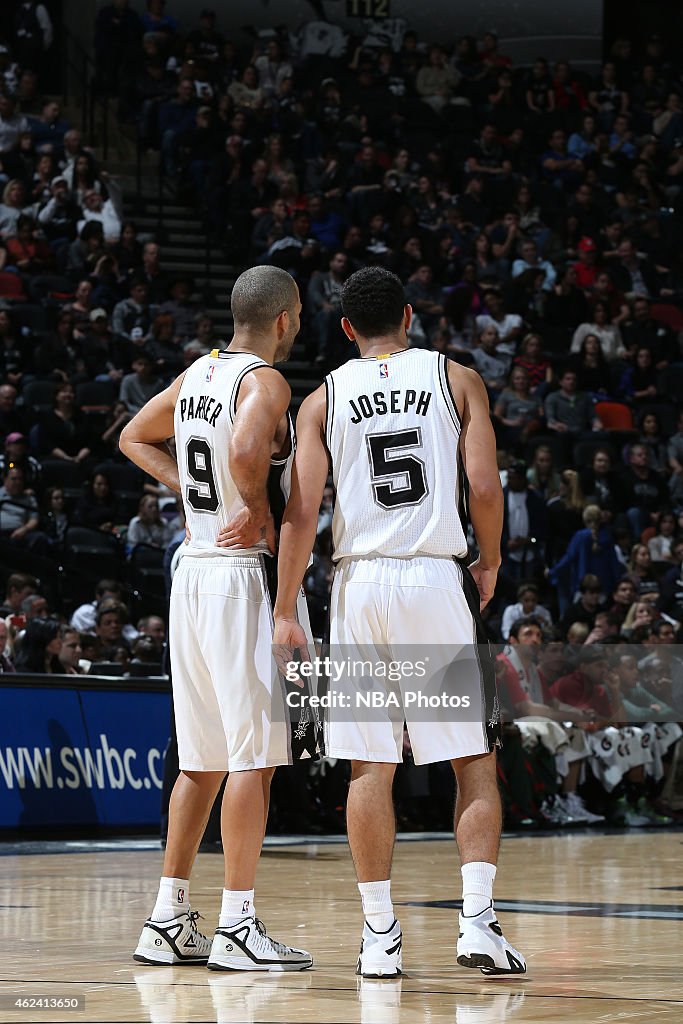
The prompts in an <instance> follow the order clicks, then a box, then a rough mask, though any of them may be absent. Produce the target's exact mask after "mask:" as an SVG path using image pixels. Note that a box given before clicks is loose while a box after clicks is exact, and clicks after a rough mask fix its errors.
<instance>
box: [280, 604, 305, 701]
mask: <svg viewBox="0 0 683 1024" xmlns="http://www.w3.org/2000/svg"><path fill="white" fill-rule="evenodd" d="M273 656H274V658H275V664H276V665H277V667H278V670H279V671H280V672H281V673H282V675H283V676H285V678H286V679H288V680H289V681H290V682H294V683H296V685H297V686H301V687H303V685H304V684H303V680H301V679H292V678H291V677H292V664H293V663H297V664H298V663H300V662H302V661H310V660H311V655H310V652H309V650H308V637H307V636H306V633H305V631H304V629H303V627H302V626H301V625H300V624H299V623H298V622H297V621H296V619H275V627H274V629H273Z"/></svg>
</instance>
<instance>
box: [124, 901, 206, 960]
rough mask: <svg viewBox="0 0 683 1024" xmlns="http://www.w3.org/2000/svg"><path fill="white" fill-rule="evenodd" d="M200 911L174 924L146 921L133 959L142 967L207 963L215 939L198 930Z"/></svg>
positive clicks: (173, 922) (189, 912)
mask: <svg viewBox="0 0 683 1024" xmlns="http://www.w3.org/2000/svg"><path fill="white" fill-rule="evenodd" d="M200 916H201V915H200V913H199V911H198V910H190V911H188V912H187V913H186V914H180V916H179V917H173V918H171V920H170V921H161V922H159V921H150V920H147V921H145V924H144V927H143V929H142V934H141V935H140V939H139V941H138V946H137V949H136V950H135V953H134V954H133V959H134V960H138V961H139V962H140V963H141V964H155V965H159V966H162V967H163V966H166V967H168V966H170V965H171V964H205V963H206V961H207V960H208V959H209V951H210V949H211V939H208V938H207V937H206V935H202V933H201V932H200V931H199V929H198V928H197V918H198V917H200Z"/></svg>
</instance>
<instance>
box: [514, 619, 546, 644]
mask: <svg viewBox="0 0 683 1024" xmlns="http://www.w3.org/2000/svg"><path fill="white" fill-rule="evenodd" d="M527 626H536V627H537V628H538V629H540V631H541V633H542V632H543V623H542V622H541V620H540V619H539V618H538V616H537V615H522V616H521V617H520V618H519V619H515V621H514V622H513V623H512V625H511V626H510V636H513V637H514V638H515V640H516V639H517V638H518V636H519V634H520V633H521V632H522V630H523V629H525V628H526V627H527Z"/></svg>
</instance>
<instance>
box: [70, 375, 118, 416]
mask: <svg viewBox="0 0 683 1024" xmlns="http://www.w3.org/2000/svg"><path fill="white" fill-rule="evenodd" d="M117 391H118V388H117V386H116V385H115V384H114V383H113V381H111V382H110V381H104V380H87V381H83V382H82V383H81V384H79V385H78V387H77V388H76V405H77V406H78V407H79V409H82V410H83V411H84V412H106V411H107V410H109V409H111V407H112V406H113V404H114V402H115V401H116V394H117Z"/></svg>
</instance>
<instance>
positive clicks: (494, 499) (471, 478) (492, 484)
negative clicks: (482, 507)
mask: <svg viewBox="0 0 683 1024" xmlns="http://www.w3.org/2000/svg"><path fill="white" fill-rule="evenodd" d="M467 482H468V484H469V490H470V500H471V499H472V498H474V499H476V500H477V501H481V502H486V503H487V504H491V505H493V504H497V503H500V502H502V500H503V488H502V485H501V482H500V477H499V476H498V473H497V472H496V473H489V472H485V473H473V474H468V476H467Z"/></svg>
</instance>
